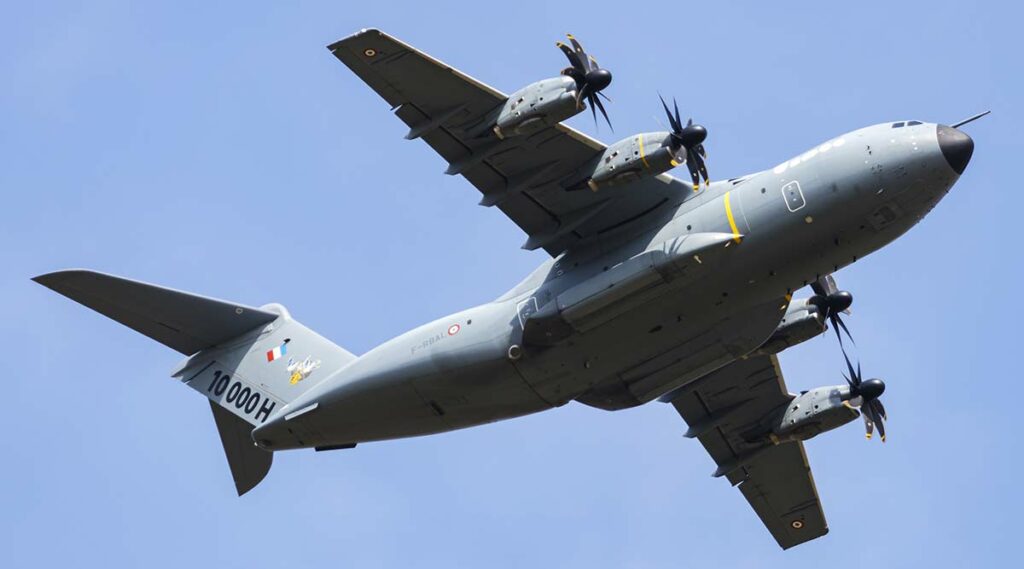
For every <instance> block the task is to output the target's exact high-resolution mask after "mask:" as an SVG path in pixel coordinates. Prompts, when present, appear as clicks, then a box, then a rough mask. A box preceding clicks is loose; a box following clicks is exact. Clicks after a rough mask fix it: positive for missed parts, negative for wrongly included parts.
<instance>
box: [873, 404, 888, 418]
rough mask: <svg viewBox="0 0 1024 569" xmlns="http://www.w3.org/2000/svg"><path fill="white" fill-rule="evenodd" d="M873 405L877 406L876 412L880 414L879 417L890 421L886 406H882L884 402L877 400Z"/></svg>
mask: <svg viewBox="0 0 1024 569" xmlns="http://www.w3.org/2000/svg"><path fill="white" fill-rule="evenodd" d="M872 403H874V404H875V412H876V413H877V414H878V416H879V417H881V418H882V419H884V420H886V421H888V420H889V417H888V415H886V414H885V405H882V400H881V399H875V400H874V401H872Z"/></svg>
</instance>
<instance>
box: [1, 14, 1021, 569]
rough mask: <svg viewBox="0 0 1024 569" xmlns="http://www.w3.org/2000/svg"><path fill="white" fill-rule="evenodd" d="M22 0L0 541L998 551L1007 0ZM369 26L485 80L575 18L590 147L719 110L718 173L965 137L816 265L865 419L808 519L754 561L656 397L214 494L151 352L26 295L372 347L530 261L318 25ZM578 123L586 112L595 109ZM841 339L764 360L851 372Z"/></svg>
mask: <svg viewBox="0 0 1024 569" xmlns="http://www.w3.org/2000/svg"><path fill="white" fill-rule="evenodd" d="M384 4H385V3H382V2H345V3H341V2H302V3H286V2H266V3H232V4H228V3H213V2H185V1H182V2H167V3H153V2H146V3H142V2H139V3H132V2H119V1H104V0H92V1H89V2H84V1H83V2H60V3H55V2H22V3H13V4H11V5H10V6H8V7H7V8H6V9H5V10H4V12H5V13H4V17H3V18H2V19H0V34H2V36H3V37H4V49H3V50H0V77H3V86H2V88H0V119H2V123H0V156H2V157H3V159H2V162H0V165H2V167H0V193H2V194H0V195H2V197H3V202H2V203H3V205H2V206H0V237H2V242H0V267H3V269H2V271H0V294H2V298H4V299H5V303H4V304H5V308H4V313H5V318H4V319H3V320H4V324H3V325H2V326H0V345H3V346H4V348H5V352H6V353H5V355H4V357H3V358H2V363H0V366H2V372H3V377H4V378H5V383H6V385H5V389H4V390H3V393H4V399H5V401H4V403H5V405H4V407H5V410H4V412H3V413H2V414H0V430H2V432H3V433H4V436H3V437H2V438H0V456H2V457H3V458H2V464H3V467H2V468H0V550H2V551H4V563H3V564H4V566H7V567H28V566H56V565H58V564H75V565H78V566H101V565H102V566H109V565H111V564H113V565H141V564H143V563H145V564H146V565H147V566H151V567H183V566H232V567H234V566H249V567H275V566H282V565H284V564H286V563H287V564H298V565H304V566H317V565H327V564H331V566H342V567H375V566H393V567H407V566H420V567H432V566H444V567H450V566H488V567H506V566H507V567H519V566H559V567H594V566H624V567H681V566H685V567H701V566H706V565H707V564H710V563H715V564H716V565H715V566H722V565H724V566H730V567H754V566H758V567H765V566H767V567H776V566H778V567H783V566H784V567H787V569H789V568H792V567H804V566H807V567H812V566H813V567H818V566H821V565H822V564H823V563H828V565H829V566H830V567H837V568H838V567H858V566H863V565H868V564H872V565H874V566H881V565H883V564H885V565H887V566H889V565H891V566H897V567H898V566H909V565H925V564H931V565H935V564H938V565H953V564H958V565H959V564H965V563H971V564H972V565H976V566H986V565H996V564H1005V563H1007V562H1011V561H1010V560H1011V559H1014V557H1011V555H1014V550H1015V549H1016V548H1015V547H1014V545H1015V544H1014V542H1013V540H1014V539H1015V538H1016V534H1017V533H1018V530H1019V529H1020V525H1019V509H1020V508H1021V506H1024V500H1022V493H1021V490H1020V484H1019V482H1018V480H1017V475H1018V473H1019V471H1020V468H1021V458H1020V457H1019V455H1020V453H1021V450H1022V449H1021V442H1020V440H1021V437H1020V435H1021V427H1020V422H1019V420H1018V416H1019V413H1020V404H1019V397H1018V392H1019V385H1018V383H1019V377H1020V372H1019V363H1018V362H1017V361H1016V359H1015V355H1016V354H1017V353H1018V352H1019V350H1020V346H1019V340H1020V337H1021V333H1020V330H1019V325H1018V323H1017V322H1016V320H1017V319H1018V318H1019V314H1020V308H1019V306H1018V303H1017V298H1018V296H1019V294H1018V293H1017V291H1016V290H1015V288H1016V287H1017V286H1018V284H1019V282H1020V281H1021V280H1022V277H1024V274H1022V273H1024V271H1022V267H1021V260H1022V256H1021V253H1020V250H1019V245H1018V242H1019V235H1018V233H1019V227H1020V220H1019V217H1018V216H1019V215H1020V211H1021V206H1024V199H1022V198H1021V192H1020V190H1019V188H1018V187H1017V186H1019V182H1018V178H1019V172H1018V170H1019V159H1020V156H1021V150H1022V148H1021V143H1020V132H1021V124H1022V123H1021V116H1022V113H1021V109H1020V106H1021V100H1022V95H1024V89H1022V78H1021V73H1020V62H1019V56H1020V53H1024V45H1022V41H1021V39H1020V31H1019V29H1018V26H1017V23H1018V22H1019V21H1020V19H1021V17H1022V15H1024V14H1022V13H1021V10H1020V8H1019V7H1018V6H1017V5H1016V4H1014V3H1010V2H973V3H964V2H938V1H928V2H875V1H862V2H855V3H844V4H842V5H838V4H835V3H821V2H814V3H812V2H800V3H786V4H785V5H781V4H780V3H762V2H756V3H755V2H750V3H742V4H741V3H725V2H723V3H719V2H716V3H707V2H705V3H695V2H686V3H683V2H680V3H647V4H623V3H619V2H616V3H582V4H581V3H561V4H558V5H551V6H547V7H541V5H540V4H530V3H525V4H524V3H519V4H515V3H511V4H510V3H500V4H497V3H496V4H493V5H485V4H484V3H481V2H415V3H413V2H409V3H391V4H390V5H388V6H385V5H384ZM371 26H373V27H379V28H381V29H384V30H385V31H388V32H390V33H392V34H394V35H396V36H398V37H399V38H402V39H404V40H405V41H407V42H409V43H411V44H413V45H415V46H418V47H420V48H421V49H424V50H425V51H427V52H428V53H431V54H432V55H434V56H435V57H438V58H440V59H442V60H444V61H446V62H447V63H449V64H451V65H454V66H456V67H459V68H460V69H462V70H464V71H465V72H467V73H469V74H471V75H473V76H475V77H478V78H480V79H481V80H483V81H485V82H487V83H489V84H491V85H494V86H495V87H498V88H500V89H503V90H505V91H507V92H508V91H512V90H514V89H516V88H518V87H520V86H522V85H525V84H527V83H529V82H531V81H534V80H537V79H541V78H544V77H548V76H552V75H554V74H556V73H557V72H558V71H559V70H560V69H561V68H562V67H563V66H564V64H565V62H564V60H563V56H562V55H561V54H560V53H559V52H558V51H557V50H556V49H555V47H554V42H555V40H557V39H560V38H561V37H562V36H563V34H564V33H565V32H567V31H571V32H574V33H575V34H576V35H578V36H579V37H580V38H581V39H582V40H583V42H584V45H585V46H586V47H587V48H588V49H589V50H590V51H591V52H592V53H594V54H595V55H596V56H597V57H598V58H599V59H600V61H601V63H602V65H604V66H605V67H608V68H609V69H611V70H613V72H614V73H615V81H614V83H613V84H612V85H611V87H610V88H609V89H608V91H607V92H608V94H609V95H610V96H611V97H612V98H613V99H614V102H613V103H612V104H610V105H609V106H608V107H609V112H610V114H611V117H612V120H613V122H614V124H615V125H616V132H615V133H610V132H608V129H607V128H606V127H605V128H601V129H600V131H598V132H597V133H596V136H597V137H598V138H599V139H601V140H604V141H605V142H612V141H614V140H615V139H617V138H620V137H623V136H627V135H628V134H630V133H631V132H636V131H643V130H652V129H655V128H659V127H658V122H657V120H656V118H655V117H658V118H659V119H660V113H661V111H660V106H659V105H660V104H659V103H658V100H657V95H656V93H657V91H660V92H662V93H664V94H666V95H674V96H676V97H678V99H679V102H680V106H681V108H682V109H683V113H684V114H685V115H692V116H693V117H694V118H695V119H696V120H698V121H700V122H701V123H703V124H704V125H706V126H707V127H708V129H709V131H710V136H709V139H708V142H707V143H706V145H707V147H708V151H709V153H710V160H711V161H710V163H709V167H710V171H711V174H712V177H713V178H718V179H720V178H724V177H731V176H735V175H739V174H743V173H746V172H750V171H754V170H759V169H762V168H765V167H769V166H772V165H774V164H777V163H778V162H781V161H782V160H784V159H786V158H787V157H790V156H792V155H795V154H797V153H799V152H802V151H803V150H806V149H807V148H810V147H811V146H812V145H814V144H817V143H819V142H822V141H824V140H827V139H829V138H831V137H832V136H834V135H837V134H840V133H842V132H846V131H849V130H852V129H855V128H858V127H861V126H865V125H868V124H873V123H878V122H884V121H889V120H895V119H920V120H926V121H939V122H947V123H948V122H953V121H955V120H958V119H960V118H963V117H965V116H967V115H970V114H972V113H975V112H977V111H980V110H984V109H988V108H991V109H993V111H994V112H993V115H992V116H991V117H988V118H986V119H984V120H982V121H979V122H977V123H975V124H972V125H971V126H970V127H968V130H969V132H970V134H971V135H972V136H973V137H974V138H975V140H976V144H977V148H976V152H975V157H974V160H973V161H972V163H971V165H970V166H969V168H968V169H967V172H966V174H965V175H964V177H963V178H962V179H961V180H960V182H959V183H958V184H957V186H956V187H955V188H954V190H953V192H952V193H951V194H950V195H949V196H948V197H947V198H946V199H945V201H943V202H942V203H941V204H939V206H938V207H937V208H936V209H935V211H934V212H933V213H932V214H931V215H930V216H929V217H928V218H927V219H926V220H925V221H924V222H923V223H922V224H920V225H919V226H918V227H916V228H914V229H913V230H912V231H911V232H910V233H909V234H907V235H906V236H905V237H903V238H902V239H900V240H899V241H897V242H896V243H894V244H892V245H890V246H889V247H888V248H886V249H884V250H882V251H880V252H878V253H876V254H874V255H873V256H871V257H869V258H866V259H864V260H862V261H861V262H858V263H857V264H856V265H854V266H852V267H849V268H847V269H845V270H843V271H842V272H841V273H840V274H839V275H838V277H839V279H840V283H841V284H842V285H843V286H844V287H845V288H848V289H850V290H851V291H852V292H853V293H854V295H855V296H856V302H855V305H854V315H853V316H852V317H850V318H849V322H850V325H851V327H852V328H853V333H854V335H855V337H856V339H857V345H858V348H859V353H860V355H861V357H862V359H863V361H864V364H865V372H866V373H869V374H871V375H879V376H882V377H884V378H886V380H887V383H888V386H889V389H888V391H887V392H886V395H885V398H886V405H887V407H888V409H889V411H890V414H891V421H890V422H889V431H890V434H891V436H890V439H889V442H888V443H887V444H885V445H884V446H883V445H881V444H878V443H877V442H876V441H872V443H870V444H869V443H867V442H865V441H864V438H863V435H862V432H861V430H860V425H853V426H849V427H846V428H844V429H841V430H838V431H836V432H833V433H829V434H827V435H824V436H822V437H819V438H818V439H815V440H814V441H812V442H810V443H809V445H808V453H809V456H810V461H811V465H812V467H813V469H814V473H815V477H816V480H817V482H818V489H819V492H820V494H821V498H822V501H823V504H824V508H825V512H826V515H827V516H828V518H829V521H830V526H831V534H830V535H828V536H826V537H825V538H823V539H820V540H818V541H815V542H812V543H809V544H806V545H804V546H801V547H800V548H797V549H795V550H792V551H788V552H785V553H783V552H781V551H780V550H779V549H778V548H777V546H776V545H775V543H774V541H773V540H772V539H771V538H770V536H769V535H768V533H767V532H766V531H765V530H764V529H763V527H762V526H761V524H760V522H759V521H758V520H757V518H756V516H755V515H754V514H753V512H752V511H751V510H750V509H749V507H748V505H747V503H746V502H745V501H744V500H743V498H742V496H741V495H740V494H739V492H737V491H736V490H735V489H732V488H730V487H729V485H728V484H727V483H725V482H724V481H722V480H714V479H712V478H711V477H710V476H709V475H710V473H711V471H712V470H713V464H712V462H711V460H710V458H709V457H707V456H706V455H705V453H704V451H703V449H702V448H701V447H700V445H698V444H697V443H695V442H693V441H689V440H686V439H683V438H682V436H681V434H682V432H683V431H684V429H685V426H684V424H683V423H682V421H681V420H680V419H679V418H678V416H677V415H676V413H675V411H674V410H673V409H672V408H671V407H670V406H666V405H663V404H658V403H653V404H650V405H647V406H645V407H641V408H638V409H633V410H629V411H625V412H620V413H607V412H603V411H598V410H595V409H591V408H588V407H584V406H582V405H577V404H570V405H567V406H565V407H563V408H560V409H557V410H554V411H551V412H548V413H543V414H539V415H535V416H531V417H526V418H522V419H518V420H514V421H510V422H505V423H499V424H495V425H489V426H485V427H481V428H476V429H471V430H466V431H461V432H456V433H450V434H445V435H441V436H435V437H428V438H422V439H413V440H404V441H394V442H386V443H378V444H367V445H363V446H360V447H359V448H358V449H356V450H355V451H350V452H337V453H319V454H314V453H313V452H311V451H298V452H288V453H284V454H280V455H278V456H277V458H276V461H275V465H274V469H273V471H272V472H271V473H270V475H269V477H268V478H267V479H266V480H265V481H264V482H263V484H262V485H260V486H259V487H258V488H257V489H256V490H255V491H253V492H251V493H250V494H249V495H247V496H245V497H244V498H242V499H239V498H237V497H236V496H235V495H234V489H233V487H232V483H231V477H230V475H229V473H228V469H227V464H226V462H225V459H224V457H223V453H222V450H221V448H220V443H219V441H218V439H217V436H216V433H215V428H214V425H213V421H212V418H211V416H210V411H209V409H208V408H207V405H206V403H205V402H204V401H202V399H201V398H199V397H197V396H196V395H195V394H194V393H193V392H192V391H191V390H188V389H185V388H184V387H183V386H180V385H177V384H176V383H175V382H174V381H173V380H171V379H170V378H169V377H168V374H169V372H170V370H171V369H172V367H173V366H174V365H175V364H176V362H177V361H178V359H179V358H178V355H177V354H175V353H174V352H172V351H171V350H169V349H167V348H165V347H163V346H161V345H159V344H156V343H155V342H152V341H150V340H149V339H147V338H145V337H142V336H139V335H137V334H135V333H134V332H132V331H130V330H128V329H126V328H123V327H121V326H119V325H117V324H115V323H113V322H110V321H108V320H106V319H104V318H102V317H100V316H98V315H96V314H94V313H92V312H90V311H88V310H86V309H84V308H83V307H81V306H78V305H76V304H74V303H72V302H70V301H68V300H66V299H64V298H61V297H58V296H57V295H55V294H53V293H52V292H50V291H48V290H46V289H44V288H42V287H40V286H38V285H36V284H34V283H32V282H31V281H29V277H31V276H33V275H36V274H39V273H43V272H48V271H52V270H56V269H61V268H68V267H89V268H94V269H98V270H103V271H107V272H112V273H116V274H122V275H126V276H130V277H134V278H138V279H142V280H146V281H150V282H157V283H162V284H166V285H168V286H173V287H176V288H182V289H185V290H191V291H196V292H200V293H204V294H208V295H212V296H217V297H221V298H228V299H233V300H237V301H240V302H245V303H249V304H256V305H258V304H262V303H265V302H271V301H278V302H281V303H283V304H285V305H286V306H288V307H289V308H290V310H291V312H292V314H293V315H294V316H295V317H296V318H298V319H299V320H301V321H302V322H304V323H305V324H307V325H309V326H310V327H312V328H314V329H316V330H318V331H319V332H321V333H322V334H324V335H325V336H327V337H328V338H331V339H332V340H334V341H336V342H337V343H339V344H341V345H343V346H345V347H347V348H349V349H350V350H352V351H354V352H356V353H362V352H364V351H366V350H368V349H369V348H371V347H373V346H374V345H376V344H378V343H380V342H382V341H384V340H387V339H388V338H390V337H392V336H394V335H397V334H399V333H401V332H403V331H405V330H406V329H408V328H410V327H413V326H415V325H418V324H421V323H423V322H426V321H429V320H431V319H434V318H436V317H439V316H442V315H444V314H447V313H450V312H454V311H456V310H458V309H461V308H464V307H466V306H470V305H473V304H477V303H480V302H485V301H487V300H490V299H492V298H494V297H496V296H498V295H499V294H501V293H502V292H504V290H506V289H507V288H509V287H511V286H512V285H513V284H514V283H515V282H517V281H518V280H519V279H520V278H521V277H522V276H524V275H525V274H526V273H528V272H529V271H530V270H531V269H532V268H533V267H534V266H535V265H537V264H539V263H540V262H541V261H543V259H544V254H543V253H542V252H533V253H528V252H525V251H521V250H520V249H519V245H520V244H521V243H522V241H523V235H522V234H521V233H520V231H519V230H518V229H517V228H516V227H515V226H514V225H513V224H512V223H511V222H510V221H508V220H506V219H505V218H504V217H503V216H502V215H501V213H500V212H499V211H497V210H495V209H490V210H489V209H484V208H481V207H478V206H477V205H476V202H477V200H478V195H477V193H476V190H475V189H473V188H472V186H470V185H469V184H468V183H467V182H465V181H464V180H462V179H461V178H455V177H448V176H444V175H443V174H442V171H443V170H444V168H445V164H444V162H443V161H442V160H441V159H440V158H438V157H437V156H435V155H434V154H433V153H432V152H431V151H430V150H429V148H427V147H426V145H424V144H422V143H421V142H408V141H404V140H403V139H402V136H403V134H404V132H405V127H404V126H403V125H402V124H401V122H400V121H399V120H398V119H397V118H395V117H393V116H390V114H389V112H388V108H387V105H386V104H385V103H383V102H382V101H381V100H379V99H378V98H377V96H376V95H374V94H373V93H372V92H371V91H370V89H369V88H367V87H366V86H365V85H363V84H362V83H361V82H360V81H359V80H358V79H357V78H356V77H355V76H354V75H352V74H351V73H350V72H349V71H348V69H346V68H345V67H344V66H342V65H341V64H340V63H338V62H337V61H336V60H335V59H334V58H333V57H332V56H331V55H330V54H329V53H328V52H327V50H325V49H324V46H325V45H326V44H328V43H330V42H332V41H334V40H336V39H339V38H341V37H343V36H346V35H348V34H350V33H352V32H353V31H355V30H357V29H359V28H363V27H371ZM570 123H571V124H573V125H574V126H576V127H577V128H580V129H582V130H583V131H585V132H588V133H591V134H594V133H595V128H594V125H593V123H592V122H591V120H590V118H589V116H580V117H576V118H574V119H572V120H571V121H570ZM839 357H840V356H839V352H838V349H837V347H836V345H835V343H834V341H833V340H831V339H828V340H826V339H816V340H814V341H811V342H807V343H806V344H803V345H801V346H798V347H797V348H795V349H793V350H790V351H787V352H786V353H785V354H784V355H783V356H782V364H783V367H784V369H785V371H786V378H787V382H788V383H789V386H790V387H791V389H794V390H799V389H806V388H810V387H813V386H817V385H823V384H830V383H835V382H837V381H841V379H840V377H839V375H838V372H839V365H838V364H840V362H841V360H839Z"/></svg>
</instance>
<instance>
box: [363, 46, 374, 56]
mask: <svg viewBox="0 0 1024 569" xmlns="http://www.w3.org/2000/svg"><path fill="white" fill-rule="evenodd" d="M363 55H365V56H366V57H373V56H375V55H377V50H375V49H373V48H372V47H368V48H366V49H364V50H363Z"/></svg>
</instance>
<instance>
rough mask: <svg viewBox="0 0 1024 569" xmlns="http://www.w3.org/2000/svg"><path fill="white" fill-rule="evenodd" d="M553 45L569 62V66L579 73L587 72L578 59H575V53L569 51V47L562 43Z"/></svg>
mask: <svg viewBox="0 0 1024 569" xmlns="http://www.w3.org/2000/svg"><path fill="white" fill-rule="evenodd" d="M555 45H556V46H558V49H560V50H562V53H564V54H565V57H566V58H567V59H568V60H569V65H572V67H573V69H575V70H577V71H580V72H581V73H586V72H587V69H586V68H585V67H583V63H582V62H580V58H579V57H577V55H576V52H574V51H573V50H571V49H569V46H567V45H565V44H564V43H562V42H556V43H555Z"/></svg>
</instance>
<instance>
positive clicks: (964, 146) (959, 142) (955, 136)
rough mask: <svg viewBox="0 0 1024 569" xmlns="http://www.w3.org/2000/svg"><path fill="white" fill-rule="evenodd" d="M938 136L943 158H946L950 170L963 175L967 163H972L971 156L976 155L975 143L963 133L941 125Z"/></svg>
mask: <svg viewBox="0 0 1024 569" xmlns="http://www.w3.org/2000/svg"><path fill="white" fill-rule="evenodd" d="M937 135H938V137H939V150H942V156H944V157H945V158H946V162H948V163H949V166H950V168H952V169H953V170H955V171H956V173H957V174H963V173H964V170H965V169H966V168H967V163H968V162H970V161H971V155H972V154H974V141H973V140H971V137H969V136H967V135H966V134H964V133H963V131H960V130H957V129H955V128H952V127H948V126H944V125H939V128H938V132H937Z"/></svg>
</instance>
